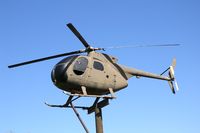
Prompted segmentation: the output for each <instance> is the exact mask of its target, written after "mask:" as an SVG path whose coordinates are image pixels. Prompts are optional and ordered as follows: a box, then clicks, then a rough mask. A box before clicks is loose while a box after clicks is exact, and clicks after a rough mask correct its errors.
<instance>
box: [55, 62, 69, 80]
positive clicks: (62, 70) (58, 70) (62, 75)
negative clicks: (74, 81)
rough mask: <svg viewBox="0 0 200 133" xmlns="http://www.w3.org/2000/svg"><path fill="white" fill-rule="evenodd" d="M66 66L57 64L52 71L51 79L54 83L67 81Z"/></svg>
mask: <svg viewBox="0 0 200 133" xmlns="http://www.w3.org/2000/svg"><path fill="white" fill-rule="evenodd" d="M66 71H67V70H66V66H65V64H59V65H57V66H55V68H54V69H53V70H52V72H51V79H52V81H53V82H54V83H56V82H61V83H63V82H66V81H67V74H66Z"/></svg>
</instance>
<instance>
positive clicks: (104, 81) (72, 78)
mask: <svg viewBox="0 0 200 133" xmlns="http://www.w3.org/2000/svg"><path fill="white" fill-rule="evenodd" d="M67 27H68V28H69V29H70V30H71V31H72V32H73V33H74V35H75V36H76V37H77V38H78V39H79V40H80V41H81V43H82V44H83V45H84V47H85V49H81V50H77V51H72V52H67V53H63V54H58V55H53V56H48V57H45V58H40V59H36V60H31V61H26V62H22V63H18V64H14V65H9V66H8V68H14V67H19V66H22V65H28V64H31V63H36V62H40V61H45V60H49V59H54V58H58V57H63V56H67V57H65V58H64V59H62V60H61V61H60V62H58V63H57V64H56V65H55V66H54V68H53V70H52V72H51V79H52V82H53V83H54V85H55V86H56V87H58V88H59V89H61V90H62V91H63V92H64V93H65V94H67V95H68V96H69V98H68V100H67V101H66V103H65V104H64V105H51V104H48V103H45V104H46V105H48V106H50V107H72V108H73V107H74V106H73V104H72V102H73V101H74V100H76V99H78V98H80V97H95V98H96V100H95V102H94V103H97V102H98V100H99V99H100V98H103V99H114V98H116V95H115V93H116V92H117V91H120V90H122V89H124V88H126V87H127V86H128V79H130V78H131V77H136V78H140V77H147V78H153V79H158V80H164V81H167V82H168V83H169V86H170V88H171V91H172V93H173V94H175V92H176V91H175V87H176V89H177V90H178V85H177V82H176V80H175V76H174V68H175V66H176V59H173V60H172V64H171V66H169V67H168V68H167V69H166V70H165V71H164V72H163V73H161V74H154V73H150V72H146V71H143V70H139V69H136V68H130V67H127V66H125V65H120V64H118V59H117V58H116V57H114V56H111V55H108V54H105V53H100V52H97V51H99V50H103V51H104V50H105V48H94V47H92V46H91V45H90V44H88V43H87V41H86V40H85V39H84V38H83V37H82V35H81V34H80V33H79V32H78V30H77V29H76V28H75V27H74V26H73V25H72V23H68V24H67ZM178 45H179V44H164V45H150V46H178ZM81 53H87V55H83V54H81ZM166 72H168V76H164V74H165V73H166ZM75 96H76V98H75V99H73V98H74V97H75ZM69 104H70V105H71V106H69ZM93 105H95V104H93ZM106 105H107V102H105V103H104V104H103V103H102V102H101V103H99V106H102V107H103V106H106ZM75 108H82V109H87V110H88V112H89V113H91V112H94V106H91V107H83V106H75ZM92 108H93V109H92Z"/></svg>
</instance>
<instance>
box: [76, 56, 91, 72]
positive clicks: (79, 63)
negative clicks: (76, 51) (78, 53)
mask: <svg viewBox="0 0 200 133" xmlns="http://www.w3.org/2000/svg"><path fill="white" fill-rule="evenodd" d="M87 65H88V59H87V58H85V57H80V58H78V59H77V60H76V61H75V63H74V67H73V71H74V73H75V74H76V75H82V74H83V73H84V72H85V70H86V68H87Z"/></svg>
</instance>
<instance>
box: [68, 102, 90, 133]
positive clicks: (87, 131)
mask: <svg viewBox="0 0 200 133" xmlns="http://www.w3.org/2000/svg"><path fill="white" fill-rule="evenodd" d="M69 104H70V106H71V107H72V109H73V111H74V113H75V114H76V116H77V117H78V119H79V121H80V122H81V125H82V126H83V128H84V129H85V132H86V133H89V130H88V129H87V127H86V125H85V123H84V122H83V120H82V119H81V117H80V114H79V113H78V111H77V110H76V109H75V107H74V105H73V104H72V102H70V103H69Z"/></svg>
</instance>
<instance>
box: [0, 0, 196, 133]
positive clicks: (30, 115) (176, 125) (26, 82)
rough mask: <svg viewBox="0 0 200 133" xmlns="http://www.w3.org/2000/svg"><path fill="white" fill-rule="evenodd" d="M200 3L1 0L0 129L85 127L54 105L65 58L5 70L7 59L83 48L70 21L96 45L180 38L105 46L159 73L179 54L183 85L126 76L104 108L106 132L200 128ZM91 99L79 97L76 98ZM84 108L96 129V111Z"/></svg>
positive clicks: (174, 132) (27, 131)
mask: <svg viewBox="0 0 200 133" xmlns="http://www.w3.org/2000/svg"><path fill="white" fill-rule="evenodd" d="M199 7H200V2H199V1H198V0H165V1H164V0H151V1H150V0H149V1H148V0H137V1H133V0H123V1H122V0H119V1H116V0H109V1H106V0H103V1H92V0H90V1H89V0H86V1H84V2H83V1H65V0H61V1H53V0H42V1H41V0H32V1H31V0H17V1H14V0H5V1H3V0H1V1H0V45H1V49H0V57H1V63H0V75H1V76H0V81H1V82H0V85H1V87H0V105H1V107H0V133H10V132H13V133H45V132H46V133H55V132H57V133H66V132H69V133H72V132H76V133H80V132H84V130H83V128H82V127H81V125H80V123H79V122H78V120H77V118H76V117H75V115H74V113H73V112H72V110H70V109H68V110H65V109H56V108H49V107H47V106H45V105H44V101H48V102H49V103H57V104H59V103H60V104H61V103H64V102H65V100H66V99H67V97H66V96H65V95H64V94H63V93H62V92H61V91H60V90H59V89H57V88H56V87H55V86H54V85H53V84H52V82H51V79H50V72H51V70H52V68H53V66H54V65H55V64H56V63H57V62H58V61H59V60H61V59H62V58H59V59H54V60H50V61H46V62H41V63H36V64H32V65H28V66H23V67H21V68H16V69H8V68H7V65H9V64H14V63H18V62H22V61H27V60H31V59H35V58H40V57H45V56H49V55H53V54H58V53H63V52H68V51H72V50H77V49H82V48H83V46H82V44H81V43H80V42H79V41H78V39H77V38H76V37H75V36H74V35H73V34H72V32H71V31H70V30H69V29H67V28H66V26H65V24H66V23H69V22H71V23H73V24H74V25H75V26H76V28H77V29H78V30H79V31H80V32H81V34H82V35H83V36H84V37H85V39H86V40H87V41H88V42H89V43H90V44H91V45H92V46H101V47H107V46H118V45H131V44H166V43H180V44H182V46H181V47H176V48H163V47H162V48H161V47H160V48H135V49H132V48H131V49H116V50H108V51H106V52H107V53H108V54H111V55H114V56H117V57H118V58H119V63H120V64H125V65H127V66H130V67H135V68H139V69H143V70H146V71H150V72H155V73H158V74H159V73H161V72H162V71H163V70H165V69H166V68H167V67H168V66H169V65H170V63H171V60H172V58H173V57H176V58H177V67H176V70H175V72H176V73H175V74H176V77H177V81H178V83H179V86H180V91H179V92H178V93H177V95H173V94H172V93H171V91H170V88H169V86H168V84H167V82H164V81H158V80H153V79H146V78H141V79H136V78H132V79H130V80H129V86H128V87H127V88H126V89H124V90H122V91H120V92H118V93H117V97H118V98H117V99H116V100H112V101H111V102H110V105H109V106H107V107H105V108H104V109H103V121H104V131H105V132H106V133H122V132H124V133H134V132H135V133H169V132H170V133H188V132H191V133H199V132H200V104H199V102H200V88H199V87H198V86H199V83H200V78H199V75H200V71H199V68H200V64H199V57H200V53H199V51H200V45H199V44H200V8H199ZM90 103H91V101H90V100H87V99H85V98H84V99H82V100H80V101H78V102H76V104H87V105H89V104H90ZM80 113H81V115H82V117H83V119H84V121H85V122H86V125H87V126H88V128H89V129H90V131H91V132H95V124H94V115H87V114H86V112H85V111H82V110H80Z"/></svg>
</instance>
